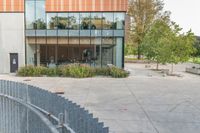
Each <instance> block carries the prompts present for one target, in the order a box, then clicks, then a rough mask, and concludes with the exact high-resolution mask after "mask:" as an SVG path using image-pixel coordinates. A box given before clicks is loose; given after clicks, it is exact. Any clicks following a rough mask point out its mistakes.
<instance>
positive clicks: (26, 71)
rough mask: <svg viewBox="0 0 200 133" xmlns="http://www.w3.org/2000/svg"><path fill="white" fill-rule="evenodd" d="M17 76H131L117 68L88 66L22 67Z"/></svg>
mask: <svg viewBox="0 0 200 133" xmlns="http://www.w3.org/2000/svg"><path fill="white" fill-rule="evenodd" d="M17 74H18V75H19V76H32V77H36V76H43V75H47V76H63V77H74V78H87V77H93V76H95V75H101V76H111V77H113V78H125V77H127V76H128V75H129V74H128V72H126V71H124V70H123V69H120V68H117V67H106V68H92V67H90V66H88V65H81V64H71V65H65V66H60V67H58V68H46V67H34V66H26V67H21V68H20V69H19V71H18V73H17Z"/></svg>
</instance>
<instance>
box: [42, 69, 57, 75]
mask: <svg viewBox="0 0 200 133" xmlns="http://www.w3.org/2000/svg"><path fill="white" fill-rule="evenodd" d="M45 75H47V76H50V77H55V76H59V70H58V68H48V69H47V70H46V74H45Z"/></svg>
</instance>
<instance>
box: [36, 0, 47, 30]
mask: <svg viewBox="0 0 200 133" xmlns="http://www.w3.org/2000/svg"><path fill="white" fill-rule="evenodd" d="M35 24H36V29H46V22H45V1H36V20H35Z"/></svg>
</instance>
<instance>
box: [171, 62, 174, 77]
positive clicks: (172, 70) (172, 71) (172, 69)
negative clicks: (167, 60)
mask: <svg viewBox="0 0 200 133" xmlns="http://www.w3.org/2000/svg"><path fill="white" fill-rule="evenodd" d="M173 73H174V64H173V63H172V68H171V74H173Z"/></svg>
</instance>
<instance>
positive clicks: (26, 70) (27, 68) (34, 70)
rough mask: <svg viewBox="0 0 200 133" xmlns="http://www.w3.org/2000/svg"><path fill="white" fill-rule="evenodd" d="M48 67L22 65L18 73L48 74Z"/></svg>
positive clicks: (24, 74) (22, 74) (31, 74)
mask: <svg viewBox="0 0 200 133" xmlns="http://www.w3.org/2000/svg"><path fill="white" fill-rule="evenodd" d="M46 70H47V68H46V67H41V66H39V67H34V66H25V67H21V68H20V69H19V70H18V73H17V74H18V75H19V76H35V77H37V76H42V75H45V74H46Z"/></svg>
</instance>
